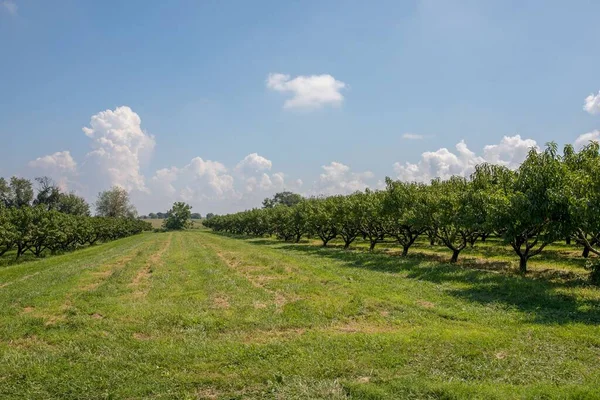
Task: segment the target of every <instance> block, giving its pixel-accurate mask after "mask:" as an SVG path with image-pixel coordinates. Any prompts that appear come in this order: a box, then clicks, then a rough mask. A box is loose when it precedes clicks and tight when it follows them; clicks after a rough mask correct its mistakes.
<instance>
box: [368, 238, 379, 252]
mask: <svg viewBox="0 0 600 400" xmlns="http://www.w3.org/2000/svg"><path fill="white" fill-rule="evenodd" d="M376 244H377V241H376V240H371V245H370V246H369V251H373V249H374V248H375V245H376Z"/></svg>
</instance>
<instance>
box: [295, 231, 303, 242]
mask: <svg viewBox="0 0 600 400" xmlns="http://www.w3.org/2000/svg"><path fill="white" fill-rule="evenodd" d="M301 237H302V234H301V233H299V234H297V235H296V243H298V242H299V241H300V238H301Z"/></svg>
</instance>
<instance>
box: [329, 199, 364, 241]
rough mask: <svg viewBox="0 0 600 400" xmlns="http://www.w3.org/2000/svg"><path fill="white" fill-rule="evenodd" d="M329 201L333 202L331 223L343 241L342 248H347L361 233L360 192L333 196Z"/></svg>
mask: <svg viewBox="0 0 600 400" xmlns="http://www.w3.org/2000/svg"><path fill="white" fill-rule="evenodd" d="M331 201H332V202H333V204H334V210H333V224H334V225H335V230H336V232H337V234H338V235H339V236H340V237H341V238H342V240H343V241H344V249H348V248H349V247H350V245H351V244H352V242H354V240H356V238H357V237H358V236H359V235H360V234H361V228H360V227H361V225H360V217H361V194H360V193H354V194H351V195H348V196H334V197H332V198H331Z"/></svg>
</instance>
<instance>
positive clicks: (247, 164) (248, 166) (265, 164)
mask: <svg viewBox="0 0 600 400" xmlns="http://www.w3.org/2000/svg"><path fill="white" fill-rule="evenodd" d="M272 165H273V163H272V162H271V160H267V159H266V158H264V157H263V156H259V155H258V154H257V153H252V154H248V155H247V156H246V157H244V159H243V160H242V161H240V162H239V163H238V164H237V166H236V169H237V170H238V171H241V172H247V171H250V172H252V171H254V172H256V171H265V170H270V169H271V166H272Z"/></svg>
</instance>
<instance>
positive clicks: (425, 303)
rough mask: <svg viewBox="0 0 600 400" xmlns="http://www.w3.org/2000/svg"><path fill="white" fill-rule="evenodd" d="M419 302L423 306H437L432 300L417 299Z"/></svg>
mask: <svg viewBox="0 0 600 400" xmlns="http://www.w3.org/2000/svg"><path fill="white" fill-rule="evenodd" d="M417 304H418V305H420V306H421V307H423V308H434V307H435V304H433V303H432V302H430V301H425V300H419V301H417Z"/></svg>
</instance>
